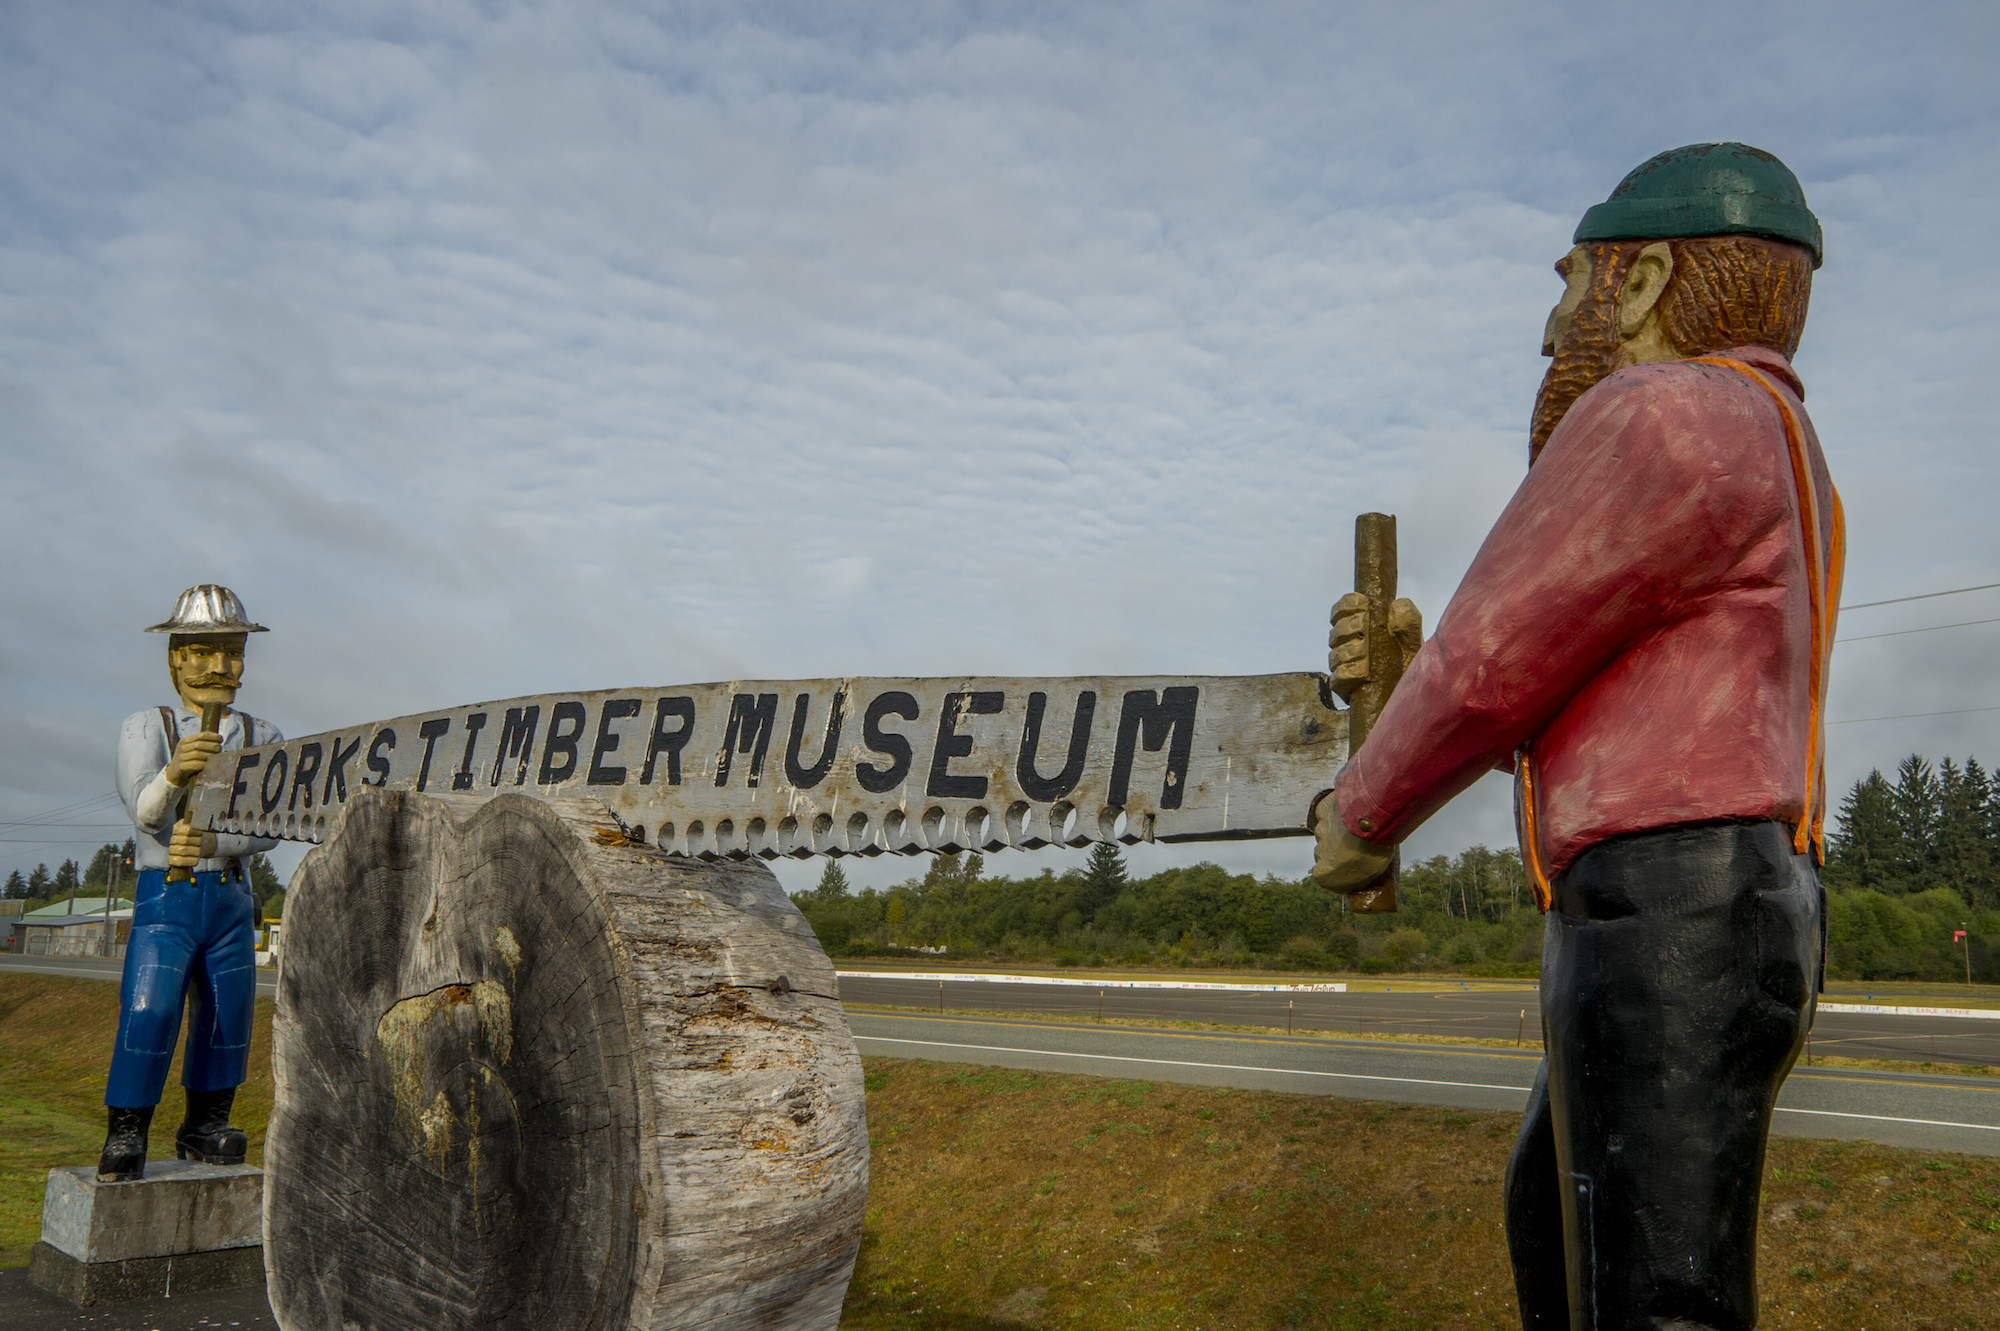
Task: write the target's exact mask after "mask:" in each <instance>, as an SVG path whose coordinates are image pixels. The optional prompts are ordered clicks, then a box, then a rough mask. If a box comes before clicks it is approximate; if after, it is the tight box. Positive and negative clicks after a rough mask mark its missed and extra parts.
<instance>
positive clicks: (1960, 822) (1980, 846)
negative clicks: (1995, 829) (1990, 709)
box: [1931, 758, 1993, 906]
mask: <svg viewBox="0 0 2000 1331" xmlns="http://www.w3.org/2000/svg"><path fill="white" fill-rule="evenodd" d="M1992 793H1993V792H1992V791H1991V790H1990V789H1988V787H1987V781H1986V773H1985V772H1984V771H1983V770H1981V768H1980V766H1979V761H1978V760H1977V759H1976V758H1968V759H1967V760H1966V764H1965V767H1964V769H1963V770H1960V769H1959V767H1958V766H1957V765H1956V764H1954V763H1953V762H1952V760H1951V759H1950V758H1946V759H1945V760H1944V761H1943V762H1941V763H1939V764H1938V825H1937V833H1936V840H1935V842H1934V843H1933V845H1932V848H1931V849H1932V856H1931V859H1932V861H1933V867H1934V872H1935V874H1936V877H1937V879H1938V886H1940V887H1945V888H1949V889H1950V890H1951V891H1953V892H1956V893H1957V894H1958V895H1959V896H1960V897H1962V898H1964V900H1965V903H1966V904H1967V905H1969V906H1983V905H1985V904H1987V902H1986V893H1987V887H1988V880H1989V879H1990V878H1991V876H1992V853H1993V848H1992V844H1991V840H1990V838H1989V837H1988V835H1987V832H1988V828H1987V825H1986V806H1987V804H1988V802H1989V801H1990V800H1991V799H1992Z"/></svg>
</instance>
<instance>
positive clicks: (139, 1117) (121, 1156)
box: [97, 1105, 153, 1183]
mask: <svg viewBox="0 0 2000 1331" xmlns="http://www.w3.org/2000/svg"><path fill="white" fill-rule="evenodd" d="M110 1109H111V1126H110V1127H109V1128H108V1129H107V1130H106V1131H105V1134H104V1154H103V1155H101V1156H99V1157H98V1160H97V1181H98V1182H99V1183H130V1182H132V1181H133V1180H135V1179H142V1178H144V1177H146V1132H147V1130H148V1129H150V1128H151V1127H152V1126H153V1106H151V1105H147V1106H145V1107H144V1108H142V1109H119V1108H117V1107H116V1106H111V1107H110Z"/></svg>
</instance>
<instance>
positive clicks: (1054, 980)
mask: <svg viewBox="0 0 2000 1331" xmlns="http://www.w3.org/2000/svg"><path fill="white" fill-rule="evenodd" d="M834 974H835V975H838V976H839V977H840V978H841V979H843V980H950V981H951V982H952V983H954V984H957V983H960V982H962V981H975V982H978V983H982V984H1070V985H1075V986H1077V987H1078V988H1081V989H1224V990H1228V991H1229V992H1231V993H1238V994H1344V993H1346V992H1347V986H1346V985H1344V984H1226V983H1222V982H1220V981H1202V980H1073V979H1069V978H1068V977H1061V978H1058V977H1056V976H1053V975H950V974H942V973H940V972H937V971H835V972H834ZM1996 1015H2000V1014H1996Z"/></svg>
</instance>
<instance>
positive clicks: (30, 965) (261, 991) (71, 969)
mask: <svg viewBox="0 0 2000 1331" xmlns="http://www.w3.org/2000/svg"><path fill="white" fill-rule="evenodd" d="M4 971H33V972H36V973H38V974H42V975H68V976H72V977H74V978H76V979H81V980H109V981H110V982H111V983H113V984H116V983H118V980H119V978H120V977H121V976H123V975H124V974H125V963H124V962H123V961H122V960H111V961H107V960H105V959H104V958H102V957H29V956H22V955H19V954H17V953H13V952H0V972H4ZM277 992H278V972H277V970H276V968H275V967H270V966H266V967H262V968H260V969H259V970H258V972H257V996H258V997H259V998H270V997H272V996H274V995H275V994H276V993H277Z"/></svg>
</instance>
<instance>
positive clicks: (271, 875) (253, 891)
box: [243, 852, 285, 918]
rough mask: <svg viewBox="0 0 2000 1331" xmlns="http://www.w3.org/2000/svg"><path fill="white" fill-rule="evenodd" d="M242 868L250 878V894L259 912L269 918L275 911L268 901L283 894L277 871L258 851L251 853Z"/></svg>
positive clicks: (283, 889)
mask: <svg viewBox="0 0 2000 1331" xmlns="http://www.w3.org/2000/svg"><path fill="white" fill-rule="evenodd" d="M243 867H244V869H245V870H246V871H247V872H248V875H249V878H250V896H251V898H252V899H253V900H255V901H256V903H257V910H258V912H259V913H260V914H262V915H264V916H265V917H266V918H269V917H270V916H271V915H273V914H276V911H275V909H274V908H273V907H271V906H270V905H269V904H268V903H269V902H270V901H271V899H272V898H274V897H280V898H281V897H283V896H284V895H285V885H284V884H283V883H281V882H279V881H278V871H277V870H276V869H274V868H273V867H271V861H269V860H268V859H265V858H264V856H263V854H262V853H261V852H260V853H258V854H256V855H252V856H251V857H250V859H249V862H248V863H246V864H245V865H244V866H243Z"/></svg>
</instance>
